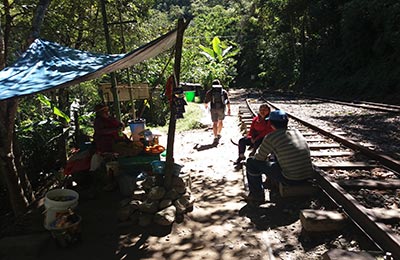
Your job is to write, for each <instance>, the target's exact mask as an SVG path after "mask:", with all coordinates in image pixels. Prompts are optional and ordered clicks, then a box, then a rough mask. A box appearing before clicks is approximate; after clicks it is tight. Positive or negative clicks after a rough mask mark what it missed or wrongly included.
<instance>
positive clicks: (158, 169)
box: [151, 161, 183, 176]
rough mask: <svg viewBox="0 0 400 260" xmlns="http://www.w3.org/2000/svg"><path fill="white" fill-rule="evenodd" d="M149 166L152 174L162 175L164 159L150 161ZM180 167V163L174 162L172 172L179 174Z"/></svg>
mask: <svg viewBox="0 0 400 260" xmlns="http://www.w3.org/2000/svg"><path fill="white" fill-rule="evenodd" d="M151 168H152V172H153V173H154V174H160V175H164V173H165V172H164V168H165V162H164V161H152V162H151ZM182 168H183V166H182V165H179V164H176V163H174V169H173V174H174V175H176V176H179V174H180V173H181V169H182Z"/></svg>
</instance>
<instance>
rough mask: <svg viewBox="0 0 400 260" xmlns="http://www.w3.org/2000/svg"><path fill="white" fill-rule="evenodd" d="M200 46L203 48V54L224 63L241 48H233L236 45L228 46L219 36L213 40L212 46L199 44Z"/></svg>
mask: <svg viewBox="0 0 400 260" xmlns="http://www.w3.org/2000/svg"><path fill="white" fill-rule="evenodd" d="M199 47H200V49H202V50H203V51H202V52H200V53H201V54H203V55H204V56H206V57H207V58H208V60H210V61H214V62H216V63H222V62H223V61H224V60H226V59H227V58H229V57H233V56H235V55H236V54H237V53H238V52H239V48H237V49H234V50H232V48H233V47H234V46H228V45H227V44H226V43H224V42H221V40H220V39H219V38H218V37H217V36H215V37H214V39H213V40H212V41H211V48H208V47H205V46H203V45H199Z"/></svg>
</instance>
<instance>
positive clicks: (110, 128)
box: [93, 104, 125, 153]
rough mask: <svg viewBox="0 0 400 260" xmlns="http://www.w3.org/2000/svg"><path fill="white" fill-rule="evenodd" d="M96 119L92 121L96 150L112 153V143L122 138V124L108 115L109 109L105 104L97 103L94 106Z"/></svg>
mask: <svg viewBox="0 0 400 260" xmlns="http://www.w3.org/2000/svg"><path fill="white" fill-rule="evenodd" d="M94 110H95V112H96V119H95V121H94V136H93V139H94V143H95V146H96V152H98V153H112V152H113V144H114V143H115V142H117V141H120V140H124V139H125V138H124V135H123V134H122V130H123V128H124V124H123V123H122V122H120V121H119V120H117V119H115V118H113V117H111V116H110V110H109V108H108V106H107V105H104V104H98V105H96V106H95V108H94Z"/></svg>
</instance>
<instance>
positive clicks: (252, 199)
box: [245, 194, 265, 206]
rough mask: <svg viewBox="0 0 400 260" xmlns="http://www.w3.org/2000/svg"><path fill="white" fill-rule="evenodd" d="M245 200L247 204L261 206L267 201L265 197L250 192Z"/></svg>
mask: <svg viewBox="0 0 400 260" xmlns="http://www.w3.org/2000/svg"><path fill="white" fill-rule="evenodd" d="M245 200H246V202H247V204H250V205H257V206H259V205H261V204H263V203H264V202H265V198H264V197H263V196H260V197H256V196H254V195H252V194H249V195H248V196H246V198H245Z"/></svg>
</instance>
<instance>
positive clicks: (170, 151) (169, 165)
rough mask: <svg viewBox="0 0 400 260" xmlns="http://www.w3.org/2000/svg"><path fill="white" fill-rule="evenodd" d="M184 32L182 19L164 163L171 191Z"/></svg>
mask: <svg viewBox="0 0 400 260" xmlns="http://www.w3.org/2000/svg"><path fill="white" fill-rule="evenodd" d="M184 31H185V24H184V21H183V18H180V19H179V20H178V31H177V35H176V43H175V63H174V77H175V80H174V87H173V91H172V102H171V116H170V119H169V128H168V141H167V157H166V161H165V181H164V186H165V188H166V189H167V190H169V189H171V183H172V173H173V169H174V142H175V130H176V106H175V103H174V100H175V98H176V97H175V95H174V90H175V88H177V87H179V80H180V79H179V78H180V77H179V76H180V72H181V58H182V45H183V33H184Z"/></svg>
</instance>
